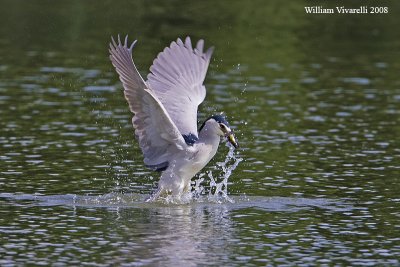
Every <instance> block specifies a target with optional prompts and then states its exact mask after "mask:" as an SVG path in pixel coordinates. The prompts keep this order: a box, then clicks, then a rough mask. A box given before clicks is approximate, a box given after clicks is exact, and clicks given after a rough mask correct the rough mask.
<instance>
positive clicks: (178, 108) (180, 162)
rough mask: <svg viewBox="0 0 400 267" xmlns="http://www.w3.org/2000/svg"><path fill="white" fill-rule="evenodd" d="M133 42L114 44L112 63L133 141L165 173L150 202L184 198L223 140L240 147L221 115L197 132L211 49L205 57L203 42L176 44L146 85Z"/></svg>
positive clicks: (149, 164)
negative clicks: (135, 59) (168, 197)
mask: <svg viewBox="0 0 400 267" xmlns="http://www.w3.org/2000/svg"><path fill="white" fill-rule="evenodd" d="M135 43H136V41H134V42H133V43H132V44H131V45H129V46H128V36H126V37H125V41H124V43H122V42H121V40H120V38H119V36H118V43H117V42H115V40H114V39H113V38H112V42H111V43H110V50H109V51H110V59H111V62H112V64H113V65H114V67H115V69H116V71H117V73H118V74H119V78H120V80H121V82H122V85H123V87H124V89H125V90H124V94H125V98H126V100H127V101H128V103H129V107H130V110H131V111H132V113H134V116H133V118H132V123H133V127H134V128H135V136H136V138H137V139H138V142H139V145H140V148H141V150H142V152H143V155H144V163H145V165H146V166H147V167H148V168H150V169H151V170H154V171H160V172H162V174H161V177H160V181H159V183H158V189H157V191H156V192H155V194H154V195H153V196H152V199H156V198H158V197H159V196H164V195H173V196H181V195H182V194H183V193H185V192H188V191H189V190H190V180H191V178H192V177H193V176H194V175H196V174H197V173H198V172H199V171H200V170H201V169H203V168H204V167H205V166H206V165H207V163H208V162H209V161H210V160H211V159H212V158H213V157H214V155H215V153H216V152H217V149H218V145H219V142H220V139H221V137H226V138H227V140H228V141H229V142H230V143H231V144H232V145H233V146H234V147H235V148H236V147H237V146H238V144H237V142H236V140H235V137H234V135H233V132H232V130H231V128H230V127H229V123H228V122H227V121H226V119H225V117H224V116H223V115H222V114H218V115H213V116H211V117H209V118H208V119H207V120H206V121H205V122H204V123H203V124H202V125H201V127H200V129H199V131H197V107H198V106H199V105H200V104H201V103H202V102H203V100H204V98H205V96H206V88H205V87H204V85H203V81H204V78H205V76H206V72H207V68H208V65H209V63H210V58H211V54H212V52H213V48H209V49H208V50H207V51H205V52H203V46H204V41H203V40H199V41H198V42H197V45H196V47H195V48H193V47H192V43H191V40H190V37H187V38H186V39H185V42H183V41H182V40H181V39H179V38H178V40H177V41H176V42H172V43H171V45H170V46H169V47H166V48H165V49H164V51H163V52H161V53H159V54H158V56H157V58H156V59H155V60H154V62H153V65H152V66H151V67H150V73H149V74H148V75H147V81H144V80H143V78H142V77H141V76H140V74H139V72H138V70H137V69H136V66H135V64H134V62H133V60H132V49H133V47H134V45H135Z"/></svg>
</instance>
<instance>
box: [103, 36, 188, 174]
mask: <svg viewBox="0 0 400 267" xmlns="http://www.w3.org/2000/svg"><path fill="white" fill-rule="evenodd" d="M135 43H136V41H135V42H133V43H132V45H131V46H128V36H126V37H125V40H124V44H122V42H121V40H120V38H119V36H118V42H116V41H115V40H114V39H112V41H111V43H110V50H109V51H110V59H111V62H112V64H113V65H114V67H115V70H116V71H117V73H118V74H119V78H120V80H121V82H122V85H123V87H124V89H125V90H124V95H125V98H126V100H127V101H128V104H129V108H130V110H131V111H132V112H133V113H134V116H133V118H132V124H133V127H134V128H135V135H136V137H137V138H138V141H139V145H140V148H141V149H142V152H143V155H144V162H145V164H146V165H147V166H148V167H150V168H152V169H155V170H163V169H165V168H166V167H167V166H168V160H169V159H170V156H171V155H172V153H174V151H176V150H182V149H184V148H185V146H186V143H185V140H184V138H183V137H182V135H181V133H180V132H179V130H178V128H177V127H176V126H175V124H174V122H173V120H172V119H171V117H170V116H169V114H168V112H167V110H166V109H165V107H164V106H163V104H162V103H161V102H160V101H159V99H158V98H157V96H156V95H155V93H154V92H152V91H151V90H150V89H149V87H148V85H147V84H146V82H145V81H144V80H143V78H142V77H141V76H140V74H139V72H138V70H137V68H136V66H135V64H134V62H133V60H132V50H133V47H134V45H135Z"/></svg>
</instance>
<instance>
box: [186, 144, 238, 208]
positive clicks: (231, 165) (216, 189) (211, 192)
mask: <svg viewBox="0 0 400 267" xmlns="http://www.w3.org/2000/svg"><path fill="white" fill-rule="evenodd" d="M225 144H226V146H227V147H228V148H229V152H228V154H227V155H226V158H225V161H224V162H219V163H217V165H218V166H219V167H221V169H222V176H221V177H220V178H214V174H213V172H212V171H208V172H207V173H202V174H200V176H199V178H198V179H197V180H196V181H195V184H194V186H193V190H192V194H193V198H194V199H197V200H199V201H200V200H201V197H202V196H207V199H206V200H208V201H209V202H218V203H220V202H230V203H233V202H234V201H233V200H232V199H231V198H230V197H229V196H228V179H229V177H230V176H231V175H232V172H233V171H234V170H235V169H236V167H237V166H238V165H239V163H240V162H241V161H242V160H243V158H240V157H239V156H237V155H235V148H234V147H233V146H232V145H231V144H229V143H228V142H226V143H225ZM206 175H207V176H208V178H209V180H210V184H209V186H208V188H206V187H205V186H204V185H203V184H204V181H206V177H205V176H206ZM207 189H208V190H207Z"/></svg>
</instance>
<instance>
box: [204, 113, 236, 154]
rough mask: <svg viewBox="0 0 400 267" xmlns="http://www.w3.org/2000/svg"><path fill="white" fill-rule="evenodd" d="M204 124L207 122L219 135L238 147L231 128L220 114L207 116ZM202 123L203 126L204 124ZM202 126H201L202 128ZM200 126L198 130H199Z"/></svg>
mask: <svg viewBox="0 0 400 267" xmlns="http://www.w3.org/2000/svg"><path fill="white" fill-rule="evenodd" d="M204 124H207V126H209V127H210V128H211V129H213V130H214V131H215V132H216V134H218V135H219V136H223V137H226V139H227V140H228V141H229V142H230V143H231V144H232V145H233V146H234V147H235V148H238V147H239V144H238V143H237V141H236V139H235V135H234V134H233V131H232V129H231V128H230V126H229V123H228V121H227V120H226V119H225V117H224V116H223V115H222V114H218V115H213V116H211V117H209V118H208V119H207V120H206V121H205V122H204ZM204 124H203V126H204ZM203 126H202V127H201V128H203ZM201 128H200V130H201Z"/></svg>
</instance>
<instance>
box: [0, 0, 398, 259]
mask: <svg viewBox="0 0 400 267" xmlns="http://www.w3.org/2000/svg"><path fill="white" fill-rule="evenodd" d="M321 3H322V4H323V5H325V4H327V3H326V1H323V2H321ZM0 4H2V6H7V9H4V8H3V9H0V23H1V25H3V27H0V265H1V266H14V265H90V266H94V265H98V266H109V265H122V266H141V265H147V266H148V265H149V266H196V265H212V266H243V265H247V266H259V265H263V266H274V265H289V266H309V265H322V266H324V265H325V266H338V265H363V266H364V265H373V266H375V265H389V266H390V265H391V266H397V265H399V258H400V224H399V218H400V209H399V203H400V198H399V186H398V184H399V179H398V177H399V174H400V165H399V162H400V160H399V158H400V149H399V147H400V138H399V135H398V133H399V125H400V124H399V122H400V116H399V115H400V89H399V79H398V73H399V71H400V65H399V63H398V59H397V57H398V55H399V52H398V51H399V42H398V40H399V37H400V36H399V33H398V31H397V29H398V28H399V26H400V25H399V21H398V19H397V18H396V16H395V14H397V13H398V11H400V6H399V4H397V3H390V11H391V12H390V13H389V14H388V15H375V16H371V15H352V16H347V15H346V16H329V17H326V16H324V15H306V14H304V12H303V9H304V5H305V4H306V2H305V1H304V2H302V1H292V2H287V3H286V4H285V8H283V6H282V3H281V1H269V2H268V4H265V3H264V2H262V1H260V2H257V1H255V2H252V3H244V2H239V1H233V2H231V1H230V2H229V4H227V3H224V2H218V3H215V2H214V1H213V2H210V1H199V2H191V3H186V2H179V1H178V2H177V3H176V4H175V5H171V6H169V5H168V4H167V3H164V2H162V1H156V2H152V3H151V4H149V3H147V2H146V1H136V2H135V3H131V1H119V2H118V3H115V2H111V1H110V2H109V1H96V3H91V2H90V1H89V2H79V1H72V2H71V1H57V3H53V2H51V3H50V1H49V2H47V1H41V3H40V4H39V3H36V2H35V1H30V2H26V1H0ZM387 5H389V4H387ZM255 6H257V8H255ZM210 7H212V8H210ZM118 33H120V34H125V33H127V34H129V35H130V37H131V38H134V37H136V38H138V40H139V41H138V45H137V48H136V50H135V57H136V63H137V65H138V67H139V69H140V70H141V72H142V74H143V75H145V74H146V73H147V69H148V67H149V66H150V65H151V62H152V59H153V58H154V57H155V56H156V54H157V53H158V52H159V51H161V50H162V49H163V47H164V46H165V45H167V44H168V43H169V42H170V41H171V40H173V39H176V38H177V37H178V36H181V37H182V36H185V35H191V36H192V37H193V38H194V39H197V38H204V39H205V43H206V46H209V45H213V46H215V48H216V49H215V54H214V57H213V60H212V62H211V66H210V70H209V73H208V76H207V79H206V87H207V89H208V91H207V98H206V101H205V102H204V104H203V105H202V106H200V110H199V111H200V113H199V117H200V122H201V121H202V120H203V119H205V118H207V117H208V116H209V115H210V114H211V113H215V112H221V111H224V112H225V113H226V114H227V115H228V117H229V121H230V124H231V125H232V127H233V128H234V130H235V133H236V135H237V139H238V141H239V143H240V145H241V149H239V150H237V151H236V152H235V153H234V154H232V151H231V150H230V149H229V148H227V147H226V146H224V145H223V144H221V146H220V148H219V153H218V154H217V156H216V157H215V159H214V160H213V161H212V162H210V164H209V165H208V166H207V167H206V168H205V170H204V171H203V172H202V173H201V174H199V176H198V177H197V179H196V180H194V181H193V186H194V190H193V193H192V196H193V198H190V201H187V202H185V203H165V202H164V203H163V202H156V203H146V202H145V200H146V199H147V198H148V197H149V195H150V194H151V192H152V191H153V190H154V188H155V187H156V182H157V180H158V174H156V173H152V172H150V171H149V170H147V169H146V168H145V167H144V166H143V163H142V156H141V153H140V149H139V147H138V145H137V143H136V142H135V141H134V138H133V132H132V127H131V124H130V120H131V114H130V113H129V110H128V107H127V104H126V102H125V99H124V98H123V94H122V91H121V90H122V89H121V86H120V83H119V81H118V77H117V76H116V74H115V73H114V70H113V68H112V66H111V64H110V62H109V60H108V55H107V47H108V42H109V41H110V36H111V35H114V36H115V35H116V34H118Z"/></svg>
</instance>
